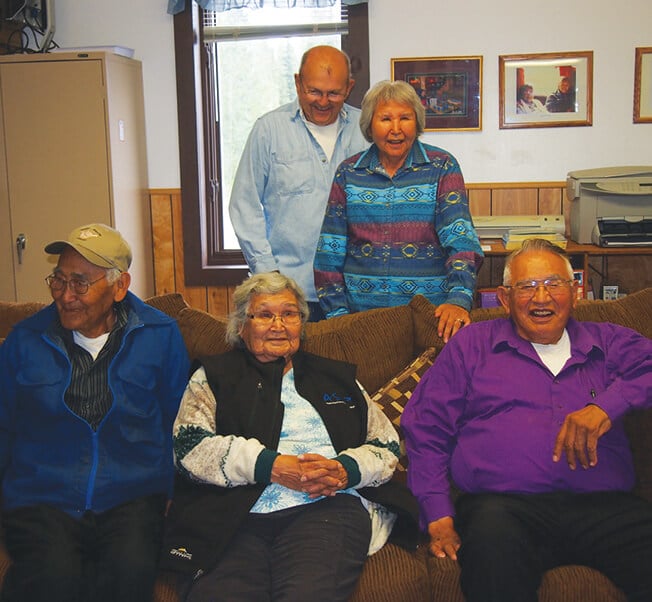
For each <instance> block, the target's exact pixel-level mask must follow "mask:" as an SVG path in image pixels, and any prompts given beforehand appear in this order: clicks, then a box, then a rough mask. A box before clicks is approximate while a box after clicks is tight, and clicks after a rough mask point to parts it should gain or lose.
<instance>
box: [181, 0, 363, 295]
mask: <svg viewBox="0 0 652 602" xmlns="http://www.w3.org/2000/svg"><path fill="white" fill-rule="evenodd" d="M348 10H349V33H348V35H346V36H342V49H343V50H344V51H345V52H346V53H347V54H348V55H349V56H350V57H351V68H352V75H353V77H354V78H355V80H356V85H355V87H354V88H353V91H352V93H351V96H350V97H349V100H348V102H349V103H350V104H352V105H355V106H360V101H361V100H362V96H363V95H364V93H365V92H366V90H367V89H368V88H369V27H368V12H367V4H364V3H363V4H356V5H352V6H349V8H348ZM200 17H201V9H200V8H199V7H198V6H197V4H196V3H195V2H188V3H187V6H186V8H185V9H184V10H183V11H182V12H181V13H179V14H177V15H175V16H174V44H175V55H176V73H177V106H178V127H179V162H180V170H181V198H182V216H183V257H184V273H185V284H186V286H219V285H231V284H239V283H240V282H242V280H243V279H244V278H246V276H247V273H248V268H247V264H246V262H245V260H244V257H243V255H242V253H241V252H240V251H233V250H229V251H225V250H222V249H223V246H222V240H221V237H222V229H221V228H219V227H217V226H218V224H219V219H220V216H221V215H222V211H221V209H222V203H223V199H222V195H221V190H220V186H219V173H220V171H219V169H220V166H219V160H220V154H219V124H218V125H217V126H215V127H211V126H210V125H209V124H211V123H215V120H214V108H213V107H212V106H211V103H209V102H205V98H206V95H205V93H204V91H205V90H206V89H207V88H208V86H209V85H211V83H212V77H213V75H212V74H213V70H212V66H211V61H210V57H209V53H208V52H206V49H205V47H204V43H203V39H202V31H201V18H200ZM211 117H212V118H213V119H212V120H211ZM210 156H214V157H215V158H216V161H215V162H214V164H213V165H209V164H208V161H207V158H208V157H210Z"/></svg>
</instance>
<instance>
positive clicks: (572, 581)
mask: <svg viewBox="0 0 652 602" xmlns="http://www.w3.org/2000/svg"><path fill="white" fill-rule="evenodd" d="M428 572H429V575H430V585H431V587H432V591H433V592H436V598H433V600H434V599H437V600H446V602H464V596H463V595H462V590H461V589H460V585H459V575H460V567H459V564H458V563H457V562H456V561H454V560H451V559H450V558H435V557H433V556H431V557H430V558H429V559H428ZM560 600H563V601H564V602H625V601H626V598H625V596H624V595H623V593H622V592H621V591H620V590H619V589H618V588H617V587H616V586H615V585H614V584H613V583H612V582H611V581H610V580H609V579H607V578H606V577H605V576H604V575H603V574H602V573H599V572H598V571H596V570H594V569H591V568H589V567H586V566H577V565H565V566H560V567H557V568H555V569H552V570H550V571H547V572H546V573H544V574H543V579H542V580H541V587H540V588H539V602H560Z"/></svg>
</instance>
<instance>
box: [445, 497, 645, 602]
mask: <svg viewBox="0 0 652 602" xmlns="http://www.w3.org/2000/svg"><path fill="white" fill-rule="evenodd" d="M455 523H456V527H457V530H458V533H459V535H460V537H461V539H462V547H461V548H460V550H459V552H458V558H459V562H460V566H461V569H462V576H461V586H462V591H463V592H464V596H465V597H466V600H467V602H536V601H537V589H538V588H539V585H540V583H541V577H542V575H543V573H544V572H545V571H547V570H549V569H551V568H554V567H556V566H560V565H564V564H579V565H585V566H589V567H592V568H595V569H597V570H598V571H600V572H601V573H603V574H604V575H606V576H607V577H609V578H610V579H611V580H612V581H613V582H614V583H615V584H616V585H617V586H618V587H619V588H620V589H622V590H623V592H624V593H625V594H626V595H627V599H628V600H630V601H641V602H643V601H647V602H649V601H650V600H652V571H651V570H650V569H651V567H652V504H650V503H649V502H646V501H644V500H642V499H640V498H637V497H635V496H633V495H630V494H627V493H619V492H610V493H591V494H579V495H578V494H571V493H551V494H539V495H499V494H478V495H470V494H467V495H463V496H461V497H460V498H459V500H458V502H457V516H456V519H455Z"/></svg>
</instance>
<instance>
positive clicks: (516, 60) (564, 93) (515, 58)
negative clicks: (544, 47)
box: [498, 51, 593, 129]
mask: <svg viewBox="0 0 652 602" xmlns="http://www.w3.org/2000/svg"><path fill="white" fill-rule="evenodd" d="M498 80H499V89H500V92H499V114H500V117H499V123H500V128H501V129H506V128H544V127H564V126H581V125H591V124H592V122H593V115H592V112H593V111H592V110H593V51H585V52H545V53H540V54H510V55H502V56H499V57H498Z"/></svg>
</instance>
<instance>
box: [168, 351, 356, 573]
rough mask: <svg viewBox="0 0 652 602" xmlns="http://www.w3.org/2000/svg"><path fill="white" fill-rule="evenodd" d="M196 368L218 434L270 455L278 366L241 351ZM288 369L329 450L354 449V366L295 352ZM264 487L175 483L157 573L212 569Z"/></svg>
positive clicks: (277, 419)
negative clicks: (212, 404)
mask: <svg viewBox="0 0 652 602" xmlns="http://www.w3.org/2000/svg"><path fill="white" fill-rule="evenodd" d="M200 362H201V364H202V366H203V367H204V369H205V371H206V376H207V379H208V383H209V385H210V387H211V390H212V392H213V394H214V395H215V399H216V400H217V415H216V425H217V432H218V434H222V435H226V434H232V435H239V436H243V437H255V438H257V439H258V440H259V441H260V442H261V443H263V444H264V445H265V446H266V447H268V448H270V449H276V448H277V446H278V441H279V438H280V432H281V425H282V423H283V404H282V403H281V399H280V398H281V381H282V379H283V365H284V362H283V360H279V361H275V362H268V363H262V362H259V361H258V360H256V359H255V358H254V357H253V356H252V355H251V354H250V353H249V352H247V351H243V350H233V351H229V352H227V353H224V354H221V355H218V356H212V357H208V358H202V359H201V360H200ZM292 365H293V368H294V378H295V384H296V388H297V391H298V393H299V394H300V395H301V396H302V397H304V398H305V399H307V400H308V401H309V402H310V403H311V404H312V405H313V406H314V407H315V409H316V410H317V412H319V415H320V416H321V418H322V420H323V421H324V424H325V426H326V429H327V430H328V433H329V435H330V437H331V441H332V443H333V446H334V447H335V450H336V451H337V452H338V453H339V452H340V451H342V450H343V449H346V448H348V447H358V446H360V445H362V444H363V443H364V442H365V439H366V431H367V403H366V400H365V399H364V396H363V394H362V392H361V391H360V388H359V387H358V385H357V383H356V381H355V367H354V366H352V365H351V364H347V363H345V362H340V361H336V360H331V359H327V358H323V357H318V356H315V355H312V354H309V353H303V352H301V351H299V352H298V353H297V354H296V355H294V357H293V358H292ZM265 487H266V484H265V483H260V484H255V485H249V486H242V487H234V488H231V489H226V488H223V487H215V486H211V485H202V484H198V483H190V482H188V481H187V480H186V479H184V478H183V477H178V478H177V482H176V489H175V494H174V501H173V503H172V506H171V507H170V512H169V514H168V520H167V526H166V534H165V543H164V550H163V555H162V558H161V564H162V566H163V568H165V569H170V570H176V571H181V572H186V573H193V574H197V573H198V571H201V572H205V571H206V570H210V569H211V568H212V567H214V566H215V565H216V564H217V562H218V561H219V559H220V558H221V556H222V555H223V554H224V552H225V550H226V548H227V546H228V543H229V541H230V540H231V538H232V537H233V536H234V535H235V533H236V531H237V529H238V527H239V525H240V524H241V522H242V521H243V520H244V519H245V518H246V516H247V515H248V514H249V510H250V509H251V507H252V506H253V504H254V503H255V502H256V500H257V499H258V497H259V496H260V494H261V493H262V491H263V489H265ZM200 574H201V573H200Z"/></svg>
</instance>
